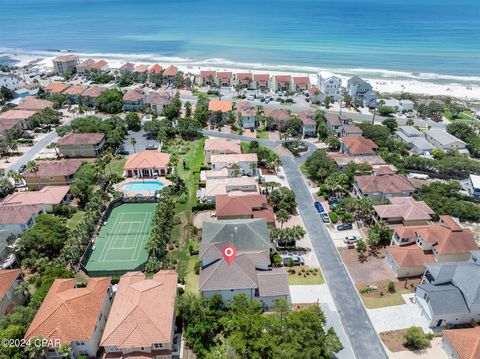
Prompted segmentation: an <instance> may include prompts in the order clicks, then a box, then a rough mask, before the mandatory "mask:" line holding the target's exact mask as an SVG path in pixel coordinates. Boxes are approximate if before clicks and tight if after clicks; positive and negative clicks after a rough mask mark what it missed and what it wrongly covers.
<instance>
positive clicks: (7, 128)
mask: <svg viewBox="0 0 480 359" xmlns="http://www.w3.org/2000/svg"><path fill="white" fill-rule="evenodd" d="M37 112H39V111H31V110H7V111H5V112H2V113H0V134H2V135H4V136H7V137H8V135H9V134H10V135H13V132H14V129H17V130H19V131H21V130H24V129H29V128H30V125H29V123H28V119H29V118H31V117H32V116H33V115H35V114H36V113H37ZM12 137H15V136H12Z"/></svg>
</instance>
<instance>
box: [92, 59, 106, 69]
mask: <svg viewBox="0 0 480 359" xmlns="http://www.w3.org/2000/svg"><path fill="white" fill-rule="evenodd" d="M105 66H108V62H107V61H105V60H100V61H98V62H95V63H94V64H93V65H92V69H94V70H100V69H102V68H103V67H105Z"/></svg>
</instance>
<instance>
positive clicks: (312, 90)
mask: <svg viewBox="0 0 480 359" xmlns="http://www.w3.org/2000/svg"><path fill="white" fill-rule="evenodd" d="M308 93H309V94H310V95H318V94H319V93H320V89H319V88H318V87H310V90H308Z"/></svg>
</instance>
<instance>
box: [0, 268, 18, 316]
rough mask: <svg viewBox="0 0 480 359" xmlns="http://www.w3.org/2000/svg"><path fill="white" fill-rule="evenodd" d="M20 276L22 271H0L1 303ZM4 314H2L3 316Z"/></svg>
mask: <svg viewBox="0 0 480 359" xmlns="http://www.w3.org/2000/svg"><path fill="white" fill-rule="evenodd" d="M19 275H20V269H4V270H0V302H1V301H2V300H3V298H4V297H5V296H6V295H7V292H8V291H9V290H10V288H11V287H12V285H13V283H15V281H16V280H17V278H18V276H19ZM3 314H4V313H0V315H3Z"/></svg>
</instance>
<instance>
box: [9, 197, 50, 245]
mask: <svg viewBox="0 0 480 359" xmlns="http://www.w3.org/2000/svg"><path fill="white" fill-rule="evenodd" d="M43 213H45V211H44V210H43V208H42V206H40V205H38V204H15V203H13V204H4V203H2V204H0V253H1V252H2V251H3V250H4V249H5V246H6V243H7V241H9V240H13V239H15V238H17V237H18V236H20V235H21V234H22V233H24V232H25V231H27V230H28V229H29V228H31V227H32V226H33V225H34V224H35V217H37V216H38V215H39V214H43Z"/></svg>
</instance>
